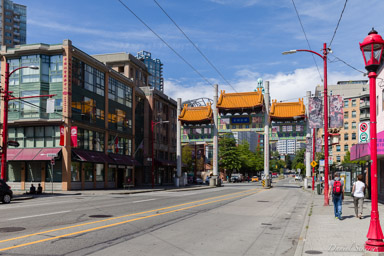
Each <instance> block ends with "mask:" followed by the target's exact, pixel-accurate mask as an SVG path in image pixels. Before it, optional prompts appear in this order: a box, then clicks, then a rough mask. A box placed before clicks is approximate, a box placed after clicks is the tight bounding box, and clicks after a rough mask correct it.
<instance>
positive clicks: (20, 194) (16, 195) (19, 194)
mask: <svg viewBox="0 0 384 256" xmlns="http://www.w3.org/2000/svg"><path fill="white" fill-rule="evenodd" d="M211 188H215V187H210V186H206V185H189V186H186V187H175V186H159V187H158V186H156V187H155V188H153V189H152V188H151V187H136V188H131V189H92V190H70V191H53V193H51V192H50V191H49V190H47V191H44V192H43V194H41V195H30V194H26V193H25V191H13V199H12V201H15V200H28V199H33V198H42V197H51V196H70V195H111V194H114V195H123V194H138V193H147V192H157V191H175V192H177V191H189V190H198V189H211Z"/></svg>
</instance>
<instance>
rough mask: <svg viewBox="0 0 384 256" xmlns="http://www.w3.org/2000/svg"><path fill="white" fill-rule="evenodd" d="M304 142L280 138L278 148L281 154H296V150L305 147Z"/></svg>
mask: <svg viewBox="0 0 384 256" xmlns="http://www.w3.org/2000/svg"><path fill="white" fill-rule="evenodd" d="M303 145H305V144H304V143H300V142H299V141H297V140H278V141H277V143H276V149H277V151H278V152H279V154H280V155H295V154H296V151H298V150H300V149H302V148H304V146H303Z"/></svg>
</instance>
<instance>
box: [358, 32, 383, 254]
mask: <svg viewBox="0 0 384 256" xmlns="http://www.w3.org/2000/svg"><path fill="white" fill-rule="evenodd" d="M383 48H384V40H383V38H382V37H381V36H380V35H379V34H377V31H375V30H374V29H373V28H372V30H371V31H370V32H369V33H368V36H367V37H366V38H365V39H364V41H363V42H362V43H360V50H361V51H362V53H363V57H364V63H365V69H366V70H367V71H368V72H369V73H368V77H369V101H370V103H371V107H370V113H369V114H370V117H369V118H370V123H371V124H370V133H371V134H370V138H371V141H370V147H371V222H370V225H369V229H368V234H367V238H368V241H367V242H365V250H367V251H373V252H384V242H383V239H384V236H383V231H382V230H381V226H380V220H379V209H378V195H377V131H376V126H377V124H376V77H377V74H376V71H377V69H378V68H379V66H380V62H381V58H382V55H383Z"/></svg>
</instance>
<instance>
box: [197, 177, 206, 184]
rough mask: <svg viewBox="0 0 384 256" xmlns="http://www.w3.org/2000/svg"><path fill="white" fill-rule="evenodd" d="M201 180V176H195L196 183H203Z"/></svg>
mask: <svg viewBox="0 0 384 256" xmlns="http://www.w3.org/2000/svg"><path fill="white" fill-rule="evenodd" d="M203 183H204V182H203V180H202V179H201V178H196V184H203Z"/></svg>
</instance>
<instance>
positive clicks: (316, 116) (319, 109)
mask: <svg viewBox="0 0 384 256" xmlns="http://www.w3.org/2000/svg"><path fill="white" fill-rule="evenodd" d="M309 127H310V128H322V127H323V103H322V99H321V98H320V97H313V98H309Z"/></svg>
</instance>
